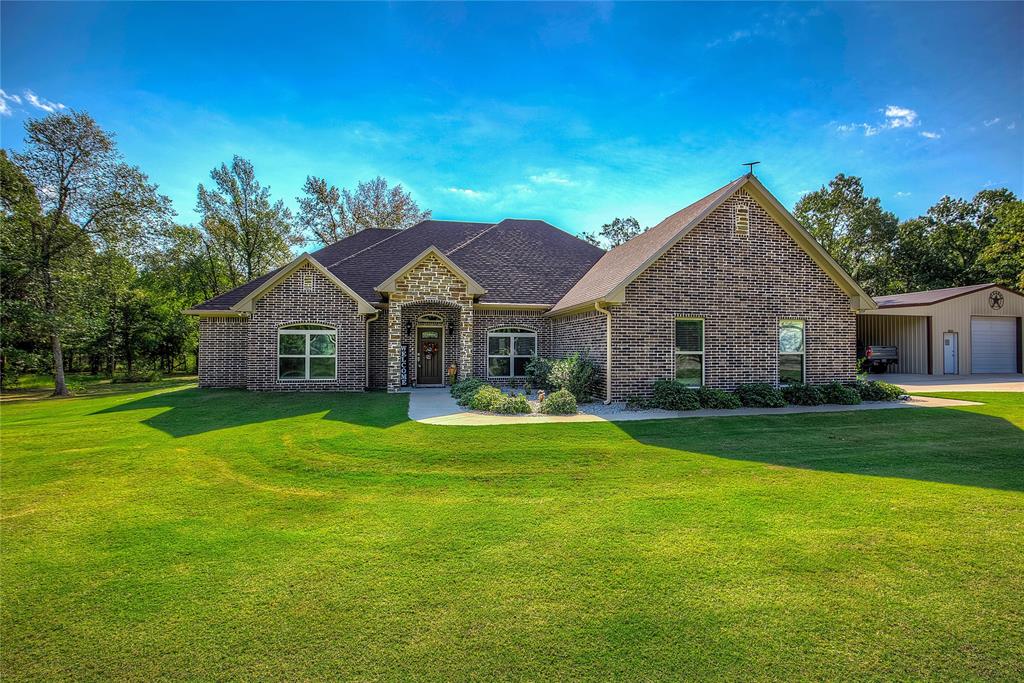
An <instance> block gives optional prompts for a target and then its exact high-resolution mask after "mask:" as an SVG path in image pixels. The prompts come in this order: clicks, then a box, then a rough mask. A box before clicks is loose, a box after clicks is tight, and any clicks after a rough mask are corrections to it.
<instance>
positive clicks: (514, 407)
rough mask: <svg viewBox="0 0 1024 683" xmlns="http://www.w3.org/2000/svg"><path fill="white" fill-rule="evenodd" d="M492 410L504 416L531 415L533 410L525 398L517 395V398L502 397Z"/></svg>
mask: <svg viewBox="0 0 1024 683" xmlns="http://www.w3.org/2000/svg"><path fill="white" fill-rule="evenodd" d="M491 410H492V411H494V412H496V413H501V414H502V415H516V414H518V413H531V412H533V410H532V409H531V408H530V402H529V401H527V400H526V397H525V396H522V395H520V394H517V395H515V396H507V395H505V396H502V397H501V398H499V399H498V400H497V401H495V402H494V405H493V406H491Z"/></svg>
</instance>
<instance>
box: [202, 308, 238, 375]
mask: <svg viewBox="0 0 1024 683" xmlns="http://www.w3.org/2000/svg"><path fill="white" fill-rule="evenodd" d="M248 326H249V321H248V319H247V318H226V317H208V318H200V319H199V386H201V387H211V388H218V389H227V388H234V389H240V388H244V387H245V374H246V372H245V368H246V341H247V332H248Z"/></svg>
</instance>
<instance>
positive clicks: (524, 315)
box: [473, 309, 553, 387]
mask: <svg viewBox="0 0 1024 683" xmlns="http://www.w3.org/2000/svg"><path fill="white" fill-rule="evenodd" d="M473 315H474V317H473V376H474V377H479V378H480V379H483V380H487V381H488V382H490V383H491V384H494V385H496V386H503V387H507V386H510V385H515V386H521V385H522V384H523V380H522V379H521V378H516V379H511V378H508V377H488V376H487V333H488V332H490V331H492V330H496V329H499V328H502V327H519V328H525V329H528V330H533V331H534V332H536V333H537V353H538V355H541V356H550V355H551V354H552V353H553V345H552V341H551V321H550V319H548V318H545V317H544V311H524V310H515V309H509V310H477V311H475V312H474V314H473Z"/></svg>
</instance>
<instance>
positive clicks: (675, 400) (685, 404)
mask: <svg viewBox="0 0 1024 683" xmlns="http://www.w3.org/2000/svg"><path fill="white" fill-rule="evenodd" d="M653 403H654V405H655V407H657V408H661V409H662V410H697V409H698V408H700V401H699V400H698V399H697V392H696V391H695V390H693V389H690V388H689V387H687V386H685V385H684V384H683V383H682V382H677V381H675V380H668V379H659V380H658V381H657V382H655V383H654V400H653Z"/></svg>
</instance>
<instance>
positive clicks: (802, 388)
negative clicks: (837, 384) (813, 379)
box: [782, 384, 825, 406]
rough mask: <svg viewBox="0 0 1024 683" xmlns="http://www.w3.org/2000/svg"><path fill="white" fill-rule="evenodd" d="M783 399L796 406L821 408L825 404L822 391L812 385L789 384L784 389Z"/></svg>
mask: <svg viewBox="0 0 1024 683" xmlns="http://www.w3.org/2000/svg"><path fill="white" fill-rule="evenodd" d="M782 397H783V398H785V399H786V403H792V404H793V405H795V406H820V405H821V404H822V403H824V402H825V397H824V396H822V394H821V389H819V388H818V387H814V386H811V385H810V384H788V385H786V386H784V387H783V388H782Z"/></svg>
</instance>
